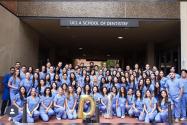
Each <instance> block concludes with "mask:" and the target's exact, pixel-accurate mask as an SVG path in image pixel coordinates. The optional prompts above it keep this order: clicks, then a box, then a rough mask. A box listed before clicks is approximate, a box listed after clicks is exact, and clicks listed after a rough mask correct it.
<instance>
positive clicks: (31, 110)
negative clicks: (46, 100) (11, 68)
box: [27, 88, 40, 123]
mask: <svg viewBox="0 0 187 125" xmlns="http://www.w3.org/2000/svg"><path fill="white" fill-rule="evenodd" d="M39 104H40V98H39V97H38V96H36V89H35V88H32V89H31V96H29V97H28V98H27V122H28V123H34V122H35V120H37V119H38V118H39V115H40V113H39V111H38V108H39Z"/></svg>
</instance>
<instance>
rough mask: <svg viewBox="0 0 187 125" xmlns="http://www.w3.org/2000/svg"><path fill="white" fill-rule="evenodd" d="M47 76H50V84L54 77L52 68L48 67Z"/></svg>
mask: <svg viewBox="0 0 187 125" xmlns="http://www.w3.org/2000/svg"><path fill="white" fill-rule="evenodd" d="M49 74H50V80H51V81H50V82H52V81H53V80H54V77H55V73H54V67H53V66H50V69H49Z"/></svg>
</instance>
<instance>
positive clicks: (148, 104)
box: [139, 90, 157, 123]
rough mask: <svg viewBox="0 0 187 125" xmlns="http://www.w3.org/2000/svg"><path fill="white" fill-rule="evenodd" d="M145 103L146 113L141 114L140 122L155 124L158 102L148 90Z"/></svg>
mask: <svg viewBox="0 0 187 125" xmlns="http://www.w3.org/2000/svg"><path fill="white" fill-rule="evenodd" d="M143 103H144V113H142V114H140V118H139V120H141V121H145V122H146V123H150V122H153V121H154V119H155V116H156V115H157V110H156V104H157V100H156V99H155V98H154V97H153V96H152V94H151V91H150V90H147V91H146V94H145V98H144V100H143Z"/></svg>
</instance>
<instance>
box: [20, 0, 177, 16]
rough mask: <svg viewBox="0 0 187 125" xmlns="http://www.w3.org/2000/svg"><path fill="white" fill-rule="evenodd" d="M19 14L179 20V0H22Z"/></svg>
mask: <svg viewBox="0 0 187 125" xmlns="http://www.w3.org/2000/svg"><path fill="white" fill-rule="evenodd" d="M17 8H18V16H40V17H107V18H149V19H150V18H153V19H154V18H155V19H180V4H179V2H178V1H177V0H136V1H135V0H92V1H91V0H76V1H75V0H68V1H67V0H47V1H44V0H41V1H37V0H29V1H25V0H23V1H22V0H20V1H18V7H17Z"/></svg>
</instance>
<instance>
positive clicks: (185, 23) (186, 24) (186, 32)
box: [180, 1, 187, 69]
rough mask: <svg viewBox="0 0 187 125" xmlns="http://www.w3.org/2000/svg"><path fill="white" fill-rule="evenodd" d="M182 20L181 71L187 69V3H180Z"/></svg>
mask: <svg viewBox="0 0 187 125" xmlns="http://www.w3.org/2000/svg"><path fill="white" fill-rule="evenodd" d="M180 14H181V15H180V18H181V69H187V2H186V1H183V2H180Z"/></svg>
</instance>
